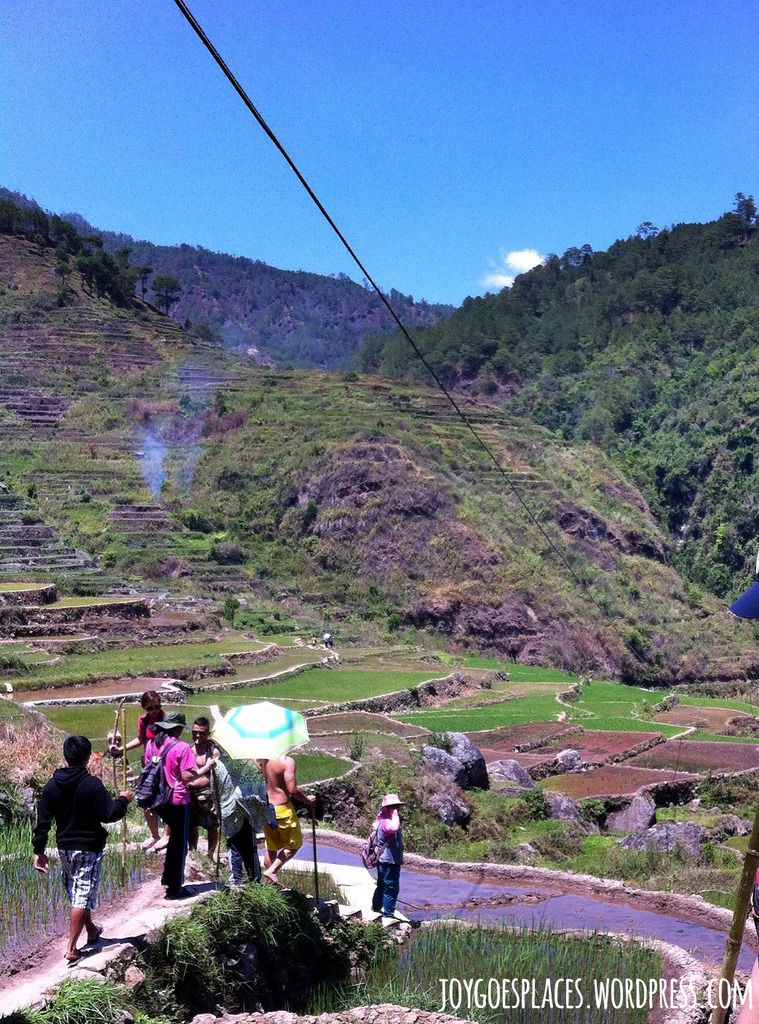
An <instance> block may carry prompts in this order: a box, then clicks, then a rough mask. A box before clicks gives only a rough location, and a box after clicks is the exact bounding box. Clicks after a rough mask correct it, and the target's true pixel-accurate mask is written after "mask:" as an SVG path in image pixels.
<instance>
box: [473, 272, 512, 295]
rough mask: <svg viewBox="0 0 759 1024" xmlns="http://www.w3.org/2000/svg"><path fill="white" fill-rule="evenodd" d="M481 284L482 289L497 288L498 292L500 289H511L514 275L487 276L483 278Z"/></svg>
mask: <svg viewBox="0 0 759 1024" xmlns="http://www.w3.org/2000/svg"><path fill="white" fill-rule="evenodd" d="M481 284H482V287H483V288H497V289H498V290H499V291H500V290H501V288H511V286H512V285H513V284H514V275H513V274H488V276H487V277H483V279H482V281H481Z"/></svg>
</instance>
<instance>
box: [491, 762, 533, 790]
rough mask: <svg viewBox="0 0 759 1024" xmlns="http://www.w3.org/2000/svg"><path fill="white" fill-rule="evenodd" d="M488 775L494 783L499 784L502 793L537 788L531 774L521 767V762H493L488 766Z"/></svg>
mask: <svg viewBox="0 0 759 1024" xmlns="http://www.w3.org/2000/svg"><path fill="white" fill-rule="evenodd" d="M488 775H489V776H490V779H491V781H492V782H497V783H498V789H499V791H500V792H501V793H504V792H511V791H514V792H518V791H519V790H522V789H534V788H535V783H534V782H533V780H532V777H531V775H530V773H529V772H528V771H527V769H526V768H523V767H522V766H521V764H520V763H519V761H512V760H509V759H505V760H503V761H492V762H491V763H490V764H489V765H488Z"/></svg>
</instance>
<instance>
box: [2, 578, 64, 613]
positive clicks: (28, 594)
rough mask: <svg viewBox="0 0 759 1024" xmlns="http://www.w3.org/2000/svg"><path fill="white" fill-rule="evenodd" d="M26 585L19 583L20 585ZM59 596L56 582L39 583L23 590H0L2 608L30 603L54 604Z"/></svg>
mask: <svg viewBox="0 0 759 1024" xmlns="http://www.w3.org/2000/svg"><path fill="white" fill-rule="evenodd" d="M21 586H24V585H23V584H19V587H21ZM57 597H58V587H57V586H56V585H55V583H39V584H36V585H35V586H34V587H31V588H29V587H24V589H23V590H5V591H0V608H4V607H9V606H18V605H28V604H37V605H39V604H52V602H53V601H55V600H56V599H57Z"/></svg>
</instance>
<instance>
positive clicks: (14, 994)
mask: <svg viewBox="0 0 759 1024" xmlns="http://www.w3.org/2000/svg"><path fill="white" fill-rule="evenodd" d="M187 888H188V889H190V890H191V891H192V892H194V893H196V894H197V895H196V896H195V897H194V898H192V899H187V900H184V901H182V902H181V903H171V902H169V903H167V902H166V901H164V899H163V893H164V888H163V886H162V885H161V883H160V880H159V879H158V877H153V878H149V879H148V880H147V881H145V882H142V883H141V884H140V885H139V886H137V887H136V888H135V889H134V890H133V891H132V892H131V893H129V895H127V896H126V897H124V898H123V899H121V900H119V901H118V902H117V903H115V904H111V905H110V906H109V907H107V908H103V910H102V911H99V912H98V911H96V912H95V914H94V918H95V921H96V923H97V924H99V925H101V926H102V928H103V935H102V938H101V939H100V941H99V942H98V943H97V946H96V947H95V949H94V952H93V953H92V954H91V955H89V956H86V957H84V958H83V959H82V960H81V961H79V963H78V964H76V966H74V967H69V966H68V964H67V963H66V961H65V960H64V959H63V954H64V952H65V950H66V938H65V936H64V935H55V936H53V935H51V936H49V938H48V940H47V942H45V943H44V944H43V945H41V946H40V945H37V946H35V947H33V949H32V950H30V951H27V953H26V954H25V961H26V964H27V965H26V966H25V968H23V969H22V970H20V971H19V972H18V973H16V974H13V975H12V976H10V977H5V978H3V979H2V980H1V981H0V997H1V998H0V1003H1V1004H2V1012H3V1013H4V1014H10V1013H12V1012H13V1011H14V1010H17V1009H21V1008H23V1007H26V1006H33V1005H34V1004H36V1003H38V1002H39V1001H40V998H41V997H42V995H43V994H44V993H45V992H46V991H47V990H48V989H50V988H52V987H53V986H54V985H58V984H60V982H61V981H63V980H64V978H86V977H87V976H88V975H91V973H92V971H93V970H95V969H102V958H103V956H104V955H105V956H106V957H111V956H115V955H117V953H118V950H119V948H120V947H121V946H123V944H124V943H127V942H132V943H133V942H135V940H137V939H140V938H141V937H142V936H143V935H146V934H147V933H148V932H150V931H152V930H154V929H155V928H160V927H161V925H162V924H163V923H164V921H166V920H168V919H169V918H170V917H175V916H177V915H179V914H186V913H189V909H190V908H191V907H192V906H193V905H194V904H195V903H197V902H198V900H199V899H201V898H202V897H203V894H204V893H209V892H213V891H214V889H215V884H214V883H212V882H195V883H193V882H188V883H187Z"/></svg>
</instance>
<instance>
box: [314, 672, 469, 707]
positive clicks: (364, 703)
mask: <svg viewBox="0 0 759 1024" xmlns="http://www.w3.org/2000/svg"><path fill="white" fill-rule="evenodd" d="M470 686H471V683H470V682H469V680H467V678H466V676H463V675H459V674H458V673H454V674H453V675H450V676H443V677H441V678H440V679H428V680H426V681H425V682H423V683H420V684H419V685H418V686H411V687H409V688H408V689H407V690H394V691H393V692H392V693H382V694H380V695H379V696H377V697H365V698H362V699H359V700H346V701H342V702H340V703H334V704H330V706H329V707H327V708H314V709H310V708H309V712H308V713H309V716H311V717H314V716H317V715H319V714H322V715H332V714H335V713H336V712H338V711H377V712H379V713H380V714H391V713H392V712H393V711H404V710H406V709H411V710H417V709H418V708H421V707H428V706H429V705H431V704H436V703H437V702H438V701H439V700H450V699H451V698H453V697H458V696H460V695H461V694H462V693H464V692H465V691H466V690H467V689H468V688H469V687H470Z"/></svg>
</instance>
